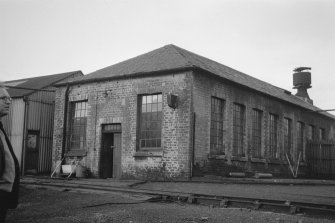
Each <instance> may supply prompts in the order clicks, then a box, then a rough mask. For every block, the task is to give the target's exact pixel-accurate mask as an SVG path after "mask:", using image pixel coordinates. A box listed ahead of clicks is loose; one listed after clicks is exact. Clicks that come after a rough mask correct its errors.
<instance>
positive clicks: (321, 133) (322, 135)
mask: <svg viewBox="0 0 335 223" xmlns="http://www.w3.org/2000/svg"><path fill="white" fill-rule="evenodd" d="M319 139H320V140H325V139H326V130H325V129H324V128H320V129H319Z"/></svg>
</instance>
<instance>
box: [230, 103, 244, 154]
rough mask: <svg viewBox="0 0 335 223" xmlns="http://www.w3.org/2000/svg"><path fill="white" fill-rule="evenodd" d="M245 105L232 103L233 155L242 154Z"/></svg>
mask: <svg viewBox="0 0 335 223" xmlns="http://www.w3.org/2000/svg"><path fill="white" fill-rule="evenodd" d="M244 135H245V107H244V106H243V105H240V104H234V113H233V156H244V155H245V152H244Z"/></svg>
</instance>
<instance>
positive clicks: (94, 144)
mask: <svg viewBox="0 0 335 223" xmlns="http://www.w3.org/2000/svg"><path fill="white" fill-rule="evenodd" d="M191 79H192V74H191V73H187V72H185V73H176V74H170V75H159V76H150V77H149V76H148V77H141V78H131V79H130V78H128V79H119V80H113V81H105V82H98V83H88V84H82V85H74V86H71V87H70V89H69V97H70V98H72V100H73V99H76V98H77V99H78V100H79V99H81V98H87V102H88V119H87V148H86V152H87V156H85V157H83V158H82V161H81V163H82V164H83V165H84V166H86V167H87V168H88V169H89V170H90V172H91V173H92V174H93V175H94V176H98V175H99V161H100V150H101V126H102V124H110V123H121V125H122V143H121V144H122V151H121V172H122V173H121V174H122V177H124V178H133V177H135V178H155V177H160V178H176V177H183V178H185V177H189V175H190V168H189V162H190V160H189V152H190V147H191V143H190V134H191V131H190V125H191V99H192V97H191ZM65 91H66V88H65V87H61V88H59V89H58V90H57V92H56V106H55V107H56V110H55V123H54V124H55V130H54V143H53V168H55V165H56V162H57V160H60V159H61V149H62V139H63V125H64V121H63V118H64V97H65ZM153 93H162V95H163V121H162V150H160V151H156V152H153V153H145V154H144V155H143V154H142V155H141V156H136V154H137V153H136V137H137V136H136V132H137V106H138V105H137V99H138V95H141V94H153ZM168 93H173V94H175V95H177V96H178V107H177V108H176V109H172V108H170V107H169V106H168V105H167V94H168ZM69 161H70V160H67V162H69Z"/></svg>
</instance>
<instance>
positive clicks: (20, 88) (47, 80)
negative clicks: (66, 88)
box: [4, 71, 83, 98]
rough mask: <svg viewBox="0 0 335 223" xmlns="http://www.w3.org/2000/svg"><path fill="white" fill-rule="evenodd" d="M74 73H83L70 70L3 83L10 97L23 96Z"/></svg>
mask: <svg viewBox="0 0 335 223" xmlns="http://www.w3.org/2000/svg"><path fill="white" fill-rule="evenodd" d="M74 74H81V75H83V73H82V72H81V71H72V72H66V73H60V74H53V75H47V76H39V77H32V78H25V79H19V80H11V81H6V82H4V84H5V85H6V86H7V87H8V89H7V91H8V93H9V95H10V96H11V97H12V98H15V97H23V96H26V95H29V94H31V93H33V92H35V91H36V90H41V89H43V88H46V87H49V86H52V85H53V84H55V83H57V82H60V81H62V80H64V79H66V78H68V77H71V76H72V75H74Z"/></svg>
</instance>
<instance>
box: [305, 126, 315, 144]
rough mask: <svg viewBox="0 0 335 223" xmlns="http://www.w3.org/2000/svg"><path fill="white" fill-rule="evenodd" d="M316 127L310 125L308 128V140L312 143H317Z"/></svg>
mask: <svg viewBox="0 0 335 223" xmlns="http://www.w3.org/2000/svg"><path fill="white" fill-rule="evenodd" d="M315 130H316V127H315V125H308V128H307V138H308V140H310V141H315V140H316V131H315Z"/></svg>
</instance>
